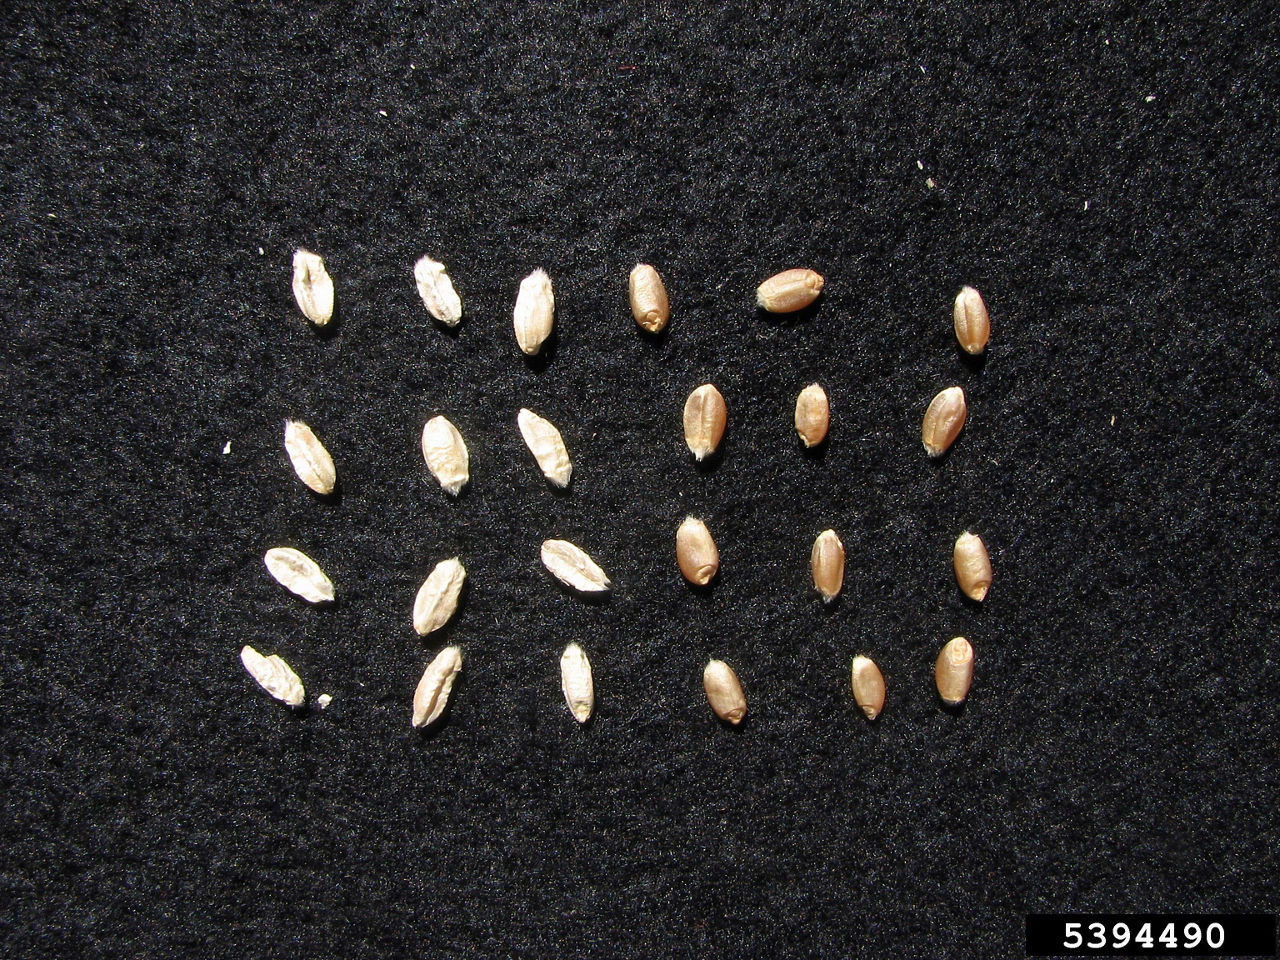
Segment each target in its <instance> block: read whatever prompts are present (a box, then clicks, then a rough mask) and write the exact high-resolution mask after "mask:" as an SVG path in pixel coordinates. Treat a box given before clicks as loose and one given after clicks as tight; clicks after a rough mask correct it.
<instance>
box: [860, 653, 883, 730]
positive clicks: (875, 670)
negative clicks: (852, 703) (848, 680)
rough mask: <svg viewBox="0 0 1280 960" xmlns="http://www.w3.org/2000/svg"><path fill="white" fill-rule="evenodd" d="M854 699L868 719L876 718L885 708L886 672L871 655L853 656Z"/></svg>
mask: <svg viewBox="0 0 1280 960" xmlns="http://www.w3.org/2000/svg"><path fill="white" fill-rule="evenodd" d="M852 680H853V699H854V700H856V701H857V703H858V706H859V707H861V708H862V712H863V713H865V714H866V715H867V719H868V720H874V719H875V718H876V717H878V716H879V715H880V711H881V710H883V709H884V696H885V686H884V674H883V673H881V672H880V668H879V667H877V666H876V665H875V661H873V660H872V659H871V658H870V657H854V658H853V675H852Z"/></svg>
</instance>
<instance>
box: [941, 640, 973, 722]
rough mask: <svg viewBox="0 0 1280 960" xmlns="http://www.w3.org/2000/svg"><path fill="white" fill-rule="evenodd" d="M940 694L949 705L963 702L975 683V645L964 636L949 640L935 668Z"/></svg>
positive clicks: (952, 705)
mask: <svg viewBox="0 0 1280 960" xmlns="http://www.w3.org/2000/svg"><path fill="white" fill-rule="evenodd" d="M933 676H934V680H935V681H936V682H937V684H938V695H939V696H940V697H942V702H943V703H945V704H946V705H947V706H949V707H954V706H956V705H957V704H960V703H963V702H964V698H965V697H967V696H968V695H969V687H970V685H971V684H972V683H973V646H972V645H971V644H970V643H969V641H968V640H966V639H965V638H964V637H953V638H952V639H950V640H948V641H947V642H946V644H945V645H944V646H943V648H942V652H941V653H939V654H938V662H937V664H935V665H934V669H933Z"/></svg>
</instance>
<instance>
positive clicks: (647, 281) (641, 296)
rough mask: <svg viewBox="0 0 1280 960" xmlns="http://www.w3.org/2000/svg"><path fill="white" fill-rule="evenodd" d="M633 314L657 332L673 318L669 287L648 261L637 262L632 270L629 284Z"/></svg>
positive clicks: (648, 327)
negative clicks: (668, 298) (668, 294)
mask: <svg viewBox="0 0 1280 960" xmlns="http://www.w3.org/2000/svg"><path fill="white" fill-rule="evenodd" d="M629 292H630V294H631V315H632V316H633V317H635V318H636V323H638V324H640V326H641V327H643V328H644V329H645V330H648V331H649V332H650V333H657V332H659V331H660V330H661V329H662V328H663V327H665V326H666V325H667V321H668V320H670V319H671V304H670V302H669V301H668V300H667V288H666V286H665V285H664V284H663V282H662V277H661V276H660V275H659V273H658V271H657V270H655V269H654V268H653V267H651V266H649V264H647V263H637V264H636V265H635V267H634V268H633V269H632V271H631V282H630V284H629Z"/></svg>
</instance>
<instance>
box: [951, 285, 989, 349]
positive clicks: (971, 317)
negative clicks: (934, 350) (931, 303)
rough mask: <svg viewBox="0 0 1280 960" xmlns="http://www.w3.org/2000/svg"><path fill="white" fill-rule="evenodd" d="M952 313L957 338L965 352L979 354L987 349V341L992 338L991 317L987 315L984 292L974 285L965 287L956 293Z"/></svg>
mask: <svg viewBox="0 0 1280 960" xmlns="http://www.w3.org/2000/svg"><path fill="white" fill-rule="evenodd" d="M951 315H952V320H953V321H954V322H955V327H956V339H957V340H959V341H960V346H962V347H963V348H964V350H965V353H974V354H977V353H981V352H982V351H983V350H985V349H987V341H988V340H989V339H990V338H991V318H990V317H989V316H988V315H987V305H986V304H985V303H983V302H982V294H980V293H978V291H977V290H975V289H973V287H963V288H962V289H961V290H960V292H959V293H958V294H956V303H955V306H954V307H953V308H952V311H951Z"/></svg>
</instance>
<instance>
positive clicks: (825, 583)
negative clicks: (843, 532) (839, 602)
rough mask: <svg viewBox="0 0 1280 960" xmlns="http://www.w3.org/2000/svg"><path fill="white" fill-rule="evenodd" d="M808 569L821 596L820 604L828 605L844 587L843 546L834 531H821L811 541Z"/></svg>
mask: <svg viewBox="0 0 1280 960" xmlns="http://www.w3.org/2000/svg"><path fill="white" fill-rule="evenodd" d="M809 569H810V571H811V572H812V573H813V586H814V589H815V590H817V591H818V592H819V593H820V594H822V602H823V603H830V602H831V601H832V600H834V599H835V598H836V597H838V596H839V595H840V590H841V589H842V588H843V587H844V544H843V543H841V542H840V537H839V536H837V535H836V532H835V531H834V530H823V531H822V532H821V533H820V534H818V536H817V539H815V540H814V541H813V550H811V551H810V552H809Z"/></svg>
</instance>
